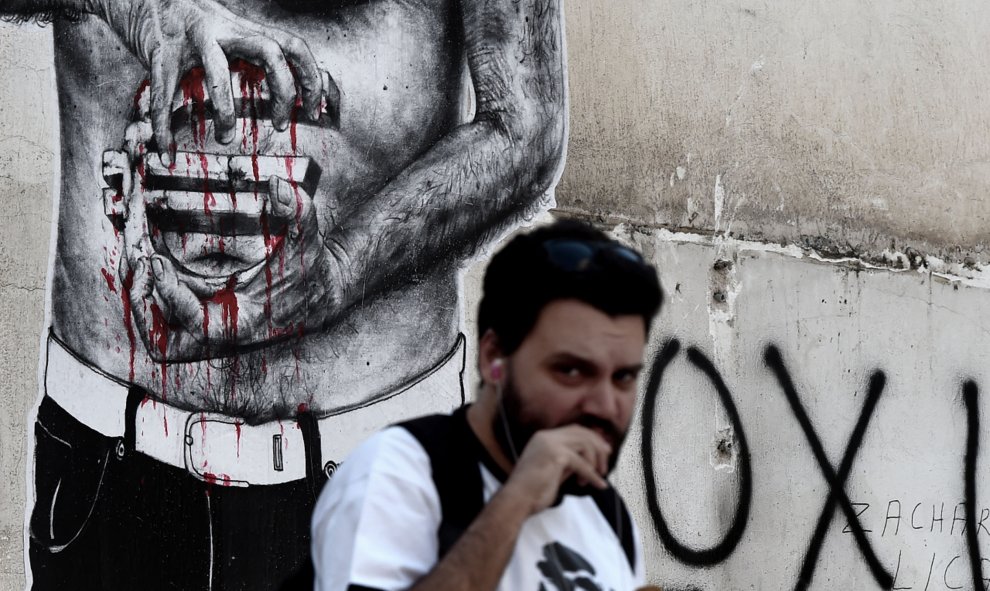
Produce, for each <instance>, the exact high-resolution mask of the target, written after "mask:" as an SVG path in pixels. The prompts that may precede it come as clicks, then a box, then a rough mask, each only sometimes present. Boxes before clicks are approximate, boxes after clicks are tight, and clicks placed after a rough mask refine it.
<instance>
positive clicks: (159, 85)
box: [151, 52, 179, 166]
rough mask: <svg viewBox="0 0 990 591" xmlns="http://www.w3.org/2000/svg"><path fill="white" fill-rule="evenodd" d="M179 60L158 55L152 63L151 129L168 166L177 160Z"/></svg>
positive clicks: (163, 160)
mask: <svg viewBox="0 0 990 591" xmlns="http://www.w3.org/2000/svg"><path fill="white" fill-rule="evenodd" d="M176 62H177V60H174V59H169V57H168V56H163V55H162V54H161V52H159V53H157V54H156V57H155V59H153V60H152V63H151V127H152V129H153V130H154V133H155V141H156V142H157V144H158V151H159V153H160V154H161V158H162V164H165V165H166V166H168V165H169V164H171V163H172V161H173V159H174V158H175V142H174V141H173V140H172V99H174V98H175V91H176V89H177V88H178V86H179V68H178V64H177V63H176Z"/></svg>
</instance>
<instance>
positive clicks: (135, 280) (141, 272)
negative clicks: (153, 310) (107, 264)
mask: <svg viewBox="0 0 990 591" xmlns="http://www.w3.org/2000/svg"><path fill="white" fill-rule="evenodd" d="M118 274H119V275H120V281H121V284H122V285H123V286H124V289H126V290H127V295H128V296H129V297H130V298H131V306H132V309H133V308H134V305H135V303H137V305H138V306H140V301H141V299H142V298H146V297H148V296H149V295H151V290H152V288H154V279H152V276H151V269H150V267H149V266H148V258H147V257H141V258H138V259H136V260H135V261H133V262H130V261H128V260H127V258H126V257H124V258H121V261H120V267H119V270H118ZM141 307H142V308H143V306H141Z"/></svg>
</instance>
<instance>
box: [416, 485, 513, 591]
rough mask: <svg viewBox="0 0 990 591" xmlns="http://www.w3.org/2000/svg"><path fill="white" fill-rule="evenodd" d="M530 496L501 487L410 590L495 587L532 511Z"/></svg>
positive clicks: (464, 590)
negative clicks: (441, 556)
mask: <svg viewBox="0 0 990 591" xmlns="http://www.w3.org/2000/svg"><path fill="white" fill-rule="evenodd" d="M530 506H531V505H530V503H529V502H528V499H520V498H518V497H515V496H513V494H512V493H511V492H510V491H508V490H507V489H505V488H502V489H501V490H500V491H499V492H498V493H496V494H495V496H493V497H492V499H491V501H490V502H489V503H488V504H487V505H485V508H484V509H482V511H481V513H479V514H478V517H477V518H476V519H475V520H474V521H473V522H472V523H471V525H470V526H469V527H468V528H467V530H466V531H465V532H464V534H463V535H461V537H460V539H458V540H457V542H456V543H455V544H454V545H453V546H452V547H451V548H450V551H449V552H447V554H446V555H445V556H444V557H443V559H442V560H440V562H438V563H437V565H436V566H435V567H433V570H431V571H430V572H429V573H428V574H427V575H426V576H425V577H423V578H422V579H421V580H420V581H419V582H418V583H416V585H415V586H414V587H412V589H411V590H410V591H426V590H427V589H429V590H431V591H489V590H493V589H495V587H496V586H497V585H498V582H499V580H500V579H501V578H502V573H503V572H504V571H505V567H506V565H508V563H509V558H510V557H511V556H512V551H513V549H514V548H515V545H516V539H517V538H518V537H519V532H520V530H521V529H522V525H523V522H525V520H526V518H527V517H529V514H530V510H529V508H530Z"/></svg>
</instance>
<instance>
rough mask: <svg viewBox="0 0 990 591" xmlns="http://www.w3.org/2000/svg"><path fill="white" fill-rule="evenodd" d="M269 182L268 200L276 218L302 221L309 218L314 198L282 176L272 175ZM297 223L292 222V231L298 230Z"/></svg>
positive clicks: (286, 220) (287, 220)
mask: <svg viewBox="0 0 990 591" xmlns="http://www.w3.org/2000/svg"><path fill="white" fill-rule="evenodd" d="M268 184H269V190H268V191H269V192H268V202H269V204H270V205H271V213H272V215H273V216H274V217H275V218H276V219H279V220H282V221H285V222H302V221H303V220H306V219H307V217H308V216H309V215H310V213H311V212H312V210H313V200H312V198H311V197H310V196H309V195H307V194H306V193H305V192H304V191H302V190H300V189H299V187H297V186H296V187H294V186H292V183H290V182H289V181H287V180H285V179H283V178H281V177H277V176H273V177H271V179H269V181H268ZM297 225H298V224H296V223H292V224H290V228H291V229H292V231H294V232H297V231H298V228H297V227H296V226H297Z"/></svg>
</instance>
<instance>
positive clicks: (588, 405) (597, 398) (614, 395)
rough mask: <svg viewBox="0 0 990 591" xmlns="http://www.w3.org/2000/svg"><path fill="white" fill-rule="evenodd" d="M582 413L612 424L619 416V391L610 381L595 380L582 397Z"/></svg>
mask: <svg viewBox="0 0 990 591" xmlns="http://www.w3.org/2000/svg"><path fill="white" fill-rule="evenodd" d="M581 410H582V411H584V412H585V413H586V414H589V415H592V416H596V417H600V418H603V419H605V420H607V421H609V422H612V423H613V424H614V423H616V421H617V419H618V414H619V390H618V388H616V387H615V384H613V383H612V381H611V380H607V379H603V380H596V381H595V382H594V383H593V384H591V385H590V386H589V389H588V391H587V393H586V395H585V397H584V401H583V404H582V408H581Z"/></svg>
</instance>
